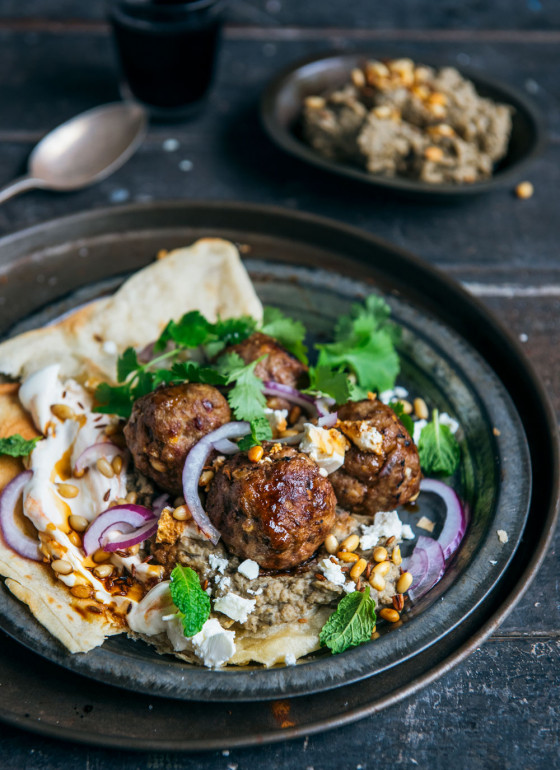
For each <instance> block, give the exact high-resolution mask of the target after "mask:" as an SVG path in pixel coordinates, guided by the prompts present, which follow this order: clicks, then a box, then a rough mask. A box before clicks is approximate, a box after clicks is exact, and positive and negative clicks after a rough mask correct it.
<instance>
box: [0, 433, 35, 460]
mask: <svg viewBox="0 0 560 770" xmlns="http://www.w3.org/2000/svg"><path fill="white" fill-rule="evenodd" d="M40 440H41V436H36V437H35V438H30V439H24V438H23V436H22V435H21V434H20V433H14V434H12V435H11V436H7V437H6V438H0V455H10V457H27V455H28V454H30V452H32V451H33V450H34V449H35V447H36V446H37V442H39V441H40Z"/></svg>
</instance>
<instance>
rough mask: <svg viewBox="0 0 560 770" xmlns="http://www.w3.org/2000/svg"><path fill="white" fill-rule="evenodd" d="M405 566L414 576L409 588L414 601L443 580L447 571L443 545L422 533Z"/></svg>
mask: <svg viewBox="0 0 560 770" xmlns="http://www.w3.org/2000/svg"><path fill="white" fill-rule="evenodd" d="M403 566H404V568H405V569H406V570H407V571H408V572H411V573H412V575H413V577H414V581H413V582H412V585H411V586H410V588H409V589H408V595H409V597H410V598H411V599H412V600H413V601H415V600H416V599H420V598H421V597H422V596H424V594H425V593H427V592H428V591H429V590H430V588H433V586H435V584H436V583H437V582H438V581H439V580H441V577H442V576H443V573H444V572H445V558H444V556H443V550H442V547H441V546H440V544H439V543H438V541H437V540H432V539H431V538H429V537H424V536H423V535H420V537H419V538H418V541H417V543H416V546H415V548H414V551H413V552H412V556H411V557H410V558H409V559H405V561H404V562H403Z"/></svg>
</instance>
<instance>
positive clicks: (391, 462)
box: [329, 399, 421, 516]
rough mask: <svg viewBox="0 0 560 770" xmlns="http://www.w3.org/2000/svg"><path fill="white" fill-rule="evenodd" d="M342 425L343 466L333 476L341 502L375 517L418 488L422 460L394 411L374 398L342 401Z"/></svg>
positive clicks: (406, 499)
mask: <svg viewBox="0 0 560 770" xmlns="http://www.w3.org/2000/svg"><path fill="white" fill-rule="evenodd" d="M338 418H339V421H340V422H339V424H338V425H337V427H339V428H340V429H341V430H342V432H343V433H344V434H345V435H346V437H347V438H348V439H350V444H351V445H350V448H349V449H348V450H347V452H346V455H345V458H344V465H343V466H342V467H341V468H339V469H338V470H337V471H335V472H334V473H333V474H332V475H331V476H330V477H329V478H330V480H331V482H332V485H333V488H334V491H335V494H336V498H337V500H338V502H339V504H340V505H341V506H342V507H343V508H346V509H347V510H349V511H352V512H353V513H361V514H365V515H368V516H373V514H374V513H376V512H377V511H391V510H393V509H394V508H395V507H396V506H397V505H403V504H404V503H406V502H408V501H409V500H410V499H411V498H412V497H414V496H415V495H416V494H417V492H418V491H419V489H420V479H421V472H420V460H419V458H418V450H417V449H416V447H415V445H414V443H413V441H412V439H411V438H410V436H409V434H408V432H407V431H406V429H405V428H404V426H403V424H402V423H401V421H400V420H399V419H398V417H397V416H396V414H395V413H394V412H393V410H392V409H391V408H390V407H388V406H386V405H385V404H383V403H381V401H378V400H376V399H374V400H366V401H356V402H349V403H348V404H344V406H342V407H341V408H340V409H339V410H338Z"/></svg>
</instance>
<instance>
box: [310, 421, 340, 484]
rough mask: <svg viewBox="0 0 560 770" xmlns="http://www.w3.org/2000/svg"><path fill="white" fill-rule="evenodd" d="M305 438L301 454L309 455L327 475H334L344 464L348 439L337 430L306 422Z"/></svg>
mask: <svg viewBox="0 0 560 770" xmlns="http://www.w3.org/2000/svg"><path fill="white" fill-rule="evenodd" d="M303 432H304V436H303V439H302V441H301V444H300V445H299V449H300V452H305V453H306V454H308V455H309V456H310V457H311V458H312V459H313V460H315V462H316V463H317V465H318V466H319V468H323V469H324V470H325V471H326V472H327V474H329V473H334V471H336V470H337V469H338V468H340V466H341V465H342V464H343V463H344V453H345V452H346V447H347V445H348V443H347V441H346V439H345V438H344V436H343V435H342V433H340V431H338V430H335V428H330V429H326V428H319V427H317V426H316V425H312V424H311V423H310V422H306V423H305V424H304V426H303Z"/></svg>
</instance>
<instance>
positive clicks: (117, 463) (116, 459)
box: [111, 455, 123, 475]
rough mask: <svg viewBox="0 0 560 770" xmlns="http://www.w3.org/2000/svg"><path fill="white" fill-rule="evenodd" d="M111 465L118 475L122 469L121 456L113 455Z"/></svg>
mask: <svg viewBox="0 0 560 770" xmlns="http://www.w3.org/2000/svg"><path fill="white" fill-rule="evenodd" d="M111 466H112V468H113V470H114V472H115V473H116V474H117V475H118V474H119V473H120V472H121V471H122V469H123V459H122V457H121V456H120V455H115V457H113V462H112V463H111Z"/></svg>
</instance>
